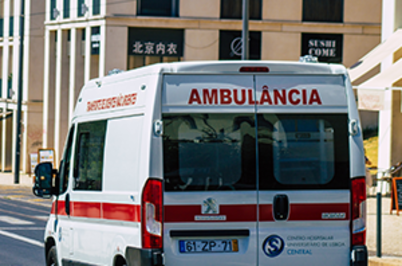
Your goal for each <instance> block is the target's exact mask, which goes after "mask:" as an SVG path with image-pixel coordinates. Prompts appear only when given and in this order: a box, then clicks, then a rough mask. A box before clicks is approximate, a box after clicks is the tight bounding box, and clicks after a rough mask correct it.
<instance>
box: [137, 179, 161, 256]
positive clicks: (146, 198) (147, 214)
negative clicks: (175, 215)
mask: <svg viewBox="0 0 402 266" xmlns="http://www.w3.org/2000/svg"><path fill="white" fill-rule="evenodd" d="M162 204H163V202H162V181H161V180H156V179H149V180H148V181H147V183H146V184H145V187H144V190H143V191H142V202H141V208H142V211H141V216H142V217H141V223H142V225H141V230H142V247H143V248H149V249H153V248H157V249H160V248H162V245H163V239H162V229H163V223H162V208H163V205H162Z"/></svg>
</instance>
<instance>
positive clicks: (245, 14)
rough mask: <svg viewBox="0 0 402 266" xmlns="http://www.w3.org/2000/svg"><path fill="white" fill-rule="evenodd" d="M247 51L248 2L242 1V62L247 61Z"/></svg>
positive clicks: (246, 0)
mask: <svg viewBox="0 0 402 266" xmlns="http://www.w3.org/2000/svg"><path fill="white" fill-rule="evenodd" d="M248 51H249V48H248V0H243V31H242V50H241V59H242V60H248Z"/></svg>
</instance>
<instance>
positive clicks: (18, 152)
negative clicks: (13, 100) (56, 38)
mask: <svg viewBox="0 0 402 266" xmlns="http://www.w3.org/2000/svg"><path fill="white" fill-rule="evenodd" d="M23 45H24V0H21V14H20V47H19V48H20V50H19V66H18V67H19V74H18V94H17V136H16V138H15V139H16V140H15V141H16V143H15V167H14V184H19V183H20V158H21V109H22V106H21V105H22V69H23V67H22V64H23V53H24V48H23Z"/></svg>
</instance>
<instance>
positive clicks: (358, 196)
mask: <svg viewBox="0 0 402 266" xmlns="http://www.w3.org/2000/svg"><path fill="white" fill-rule="evenodd" d="M365 244H366V180H365V179H364V177H363V178H355V179H352V246H359V245H365Z"/></svg>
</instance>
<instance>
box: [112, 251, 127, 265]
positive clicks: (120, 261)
mask: <svg viewBox="0 0 402 266" xmlns="http://www.w3.org/2000/svg"><path fill="white" fill-rule="evenodd" d="M123 265H127V261H126V259H125V258H124V257H123V255H121V254H116V255H115V256H114V259H113V266H123Z"/></svg>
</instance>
